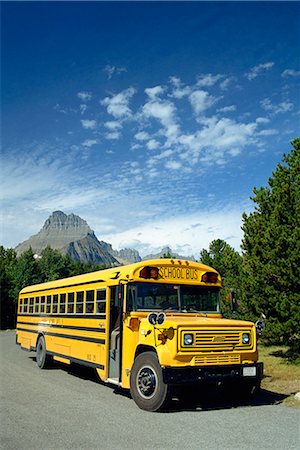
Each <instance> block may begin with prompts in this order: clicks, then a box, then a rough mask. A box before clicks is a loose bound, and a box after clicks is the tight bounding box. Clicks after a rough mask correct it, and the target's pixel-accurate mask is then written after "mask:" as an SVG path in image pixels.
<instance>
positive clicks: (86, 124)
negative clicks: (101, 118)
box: [80, 119, 97, 130]
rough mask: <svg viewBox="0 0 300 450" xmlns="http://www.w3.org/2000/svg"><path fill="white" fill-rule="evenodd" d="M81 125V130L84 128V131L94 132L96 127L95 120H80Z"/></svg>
mask: <svg viewBox="0 0 300 450" xmlns="http://www.w3.org/2000/svg"><path fill="white" fill-rule="evenodd" d="M80 122H81V125H82V126H83V128H85V129H86V130H95V129H96V127H97V122H96V120H88V119H86V120H81V121H80Z"/></svg>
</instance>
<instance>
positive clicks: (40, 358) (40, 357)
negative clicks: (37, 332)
mask: <svg viewBox="0 0 300 450" xmlns="http://www.w3.org/2000/svg"><path fill="white" fill-rule="evenodd" d="M49 362H50V357H49V355H47V352H46V341H45V338H44V336H40V337H39V339H38V342H37V345H36V363H37V365H38V367H39V368H40V369H45V368H46V367H47V366H48V365H49Z"/></svg>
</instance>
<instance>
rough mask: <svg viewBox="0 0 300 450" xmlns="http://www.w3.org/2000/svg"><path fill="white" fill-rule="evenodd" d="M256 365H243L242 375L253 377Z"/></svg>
mask: <svg viewBox="0 0 300 450" xmlns="http://www.w3.org/2000/svg"><path fill="white" fill-rule="evenodd" d="M255 376H256V367H243V377H255Z"/></svg>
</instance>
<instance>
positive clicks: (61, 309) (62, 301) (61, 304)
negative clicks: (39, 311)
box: [59, 294, 66, 314]
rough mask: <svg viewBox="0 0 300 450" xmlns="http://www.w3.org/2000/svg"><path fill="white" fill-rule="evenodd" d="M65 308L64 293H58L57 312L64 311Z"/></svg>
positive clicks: (62, 312)
mask: <svg viewBox="0 0 300 450" xmlns="http://www.w3.org/2000/svg"><path fill="white" fill-rule="evenodd" d="M65 309H66V294H60V300H59V312H60V313H61V314H64V313H65Z"/></svg>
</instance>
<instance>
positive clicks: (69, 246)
mask: <svg viewBox="0 0 300 450" xmlns="http://www.w3.org/2000/svg"><path fill="white" fill-rule="evenodd" d="M47 246H50V247H51V248H53V249H56V250H59V251H60V253H62V254H63V255H65V254H68V255H69V256H70V258H71V259H72V260H74V261H80V262H83V263H85V262H88V261H92V262H93V263H94V264H105V265H108V266H113V265H116V266H117V265H122V264H130V263H134V262H139V261H142V258H141V257H140V255H139V252H138V251H137V250H134V249H129V248H125V249H122V250H119V251H118V250H114V249H113V248H112V246H111V244H108V243H107V242H104V241H99V240H98V238H97V236H96V235H95V233H94V231H93V230H92V229H91V228H90V227H89V225H88V224H87V222H86V221H85V220H83V219H81V217H79V216H76V215H75V214H69V215H67V214H65V213H63V212H62V211H54V212H53V213H52V214H51V215H50V217H49V218H48V219H47V220H46V222H45V223H44V226H43V227H42V229H41V230H40V231H39V232H38V233H37V234H35V235H34V236H31V237H30V238H29V239H27V240H26V241H24V242H22V243H21V244H19V245H17V247H16V248H15V250H16V252H17V255H20V254H21V253H23V252H24V251H26V250H28V249H29V248H30V247H31V248H32V251H33V252H34V253H35V254H37V255H40V254H41V252H42V250H43V249H45V248H46V247H47ZM166 254H170V255H172V256H173V257H176V258H180V259H186V257H184V256H180V255H177V254H174V253H173V252H172V250H171V249H170V248H169V247H165V248H163V249H162V250H161V252H160V253H158V254H156V255H147V256H145V257H144V258H143V259H144V260H147V259H156V258H160V257H162V256H163V255H166ZM189 259H191V258H189Z"/></svg>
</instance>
